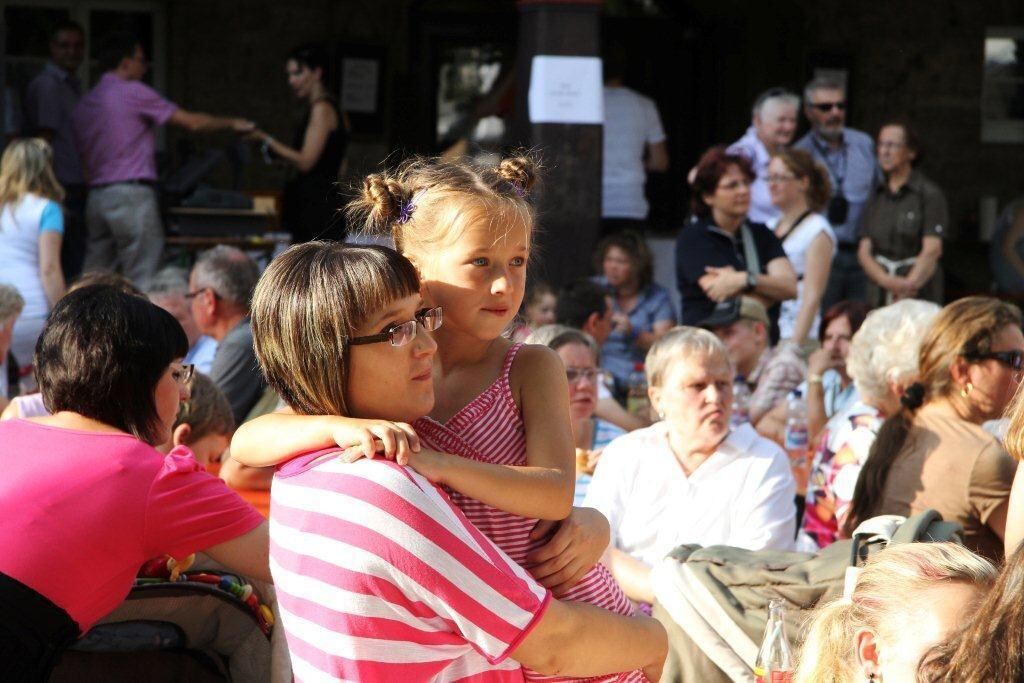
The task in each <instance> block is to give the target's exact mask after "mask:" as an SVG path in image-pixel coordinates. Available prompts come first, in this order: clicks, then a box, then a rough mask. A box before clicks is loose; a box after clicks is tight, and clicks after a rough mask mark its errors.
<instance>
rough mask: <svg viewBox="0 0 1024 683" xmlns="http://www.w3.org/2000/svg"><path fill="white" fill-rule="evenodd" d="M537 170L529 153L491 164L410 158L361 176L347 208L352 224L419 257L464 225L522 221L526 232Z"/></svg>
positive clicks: (437, 247)
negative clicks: (383, 236)
mask: <svg viewBox="0 0 1024 683" xmlns="http://www.w3.org/2000/svg"><path fill="white" fill-rule="evenodd" d="M538 172H539V167H538V164H537V162H536V161H535V160H534V159H533V158H531V157H529V156H516V157H510V158H507V159H503V160H502V161H501V162H500V163H499V164H498V165H497V166H496V167H488V166H481V165H479V164H476V163H475V162H472V161H469V160H458V161H453V160H447V159H440V158H432V159H428V158H423V157H416V158H413V159H410V160H408V161H406V162H404V163H402V164H401V165H400V166H399V167H398V168H397V169H395V170H394V171H385V172H382V173H374V174H371V175H369V176H367V177H366V179H365V180H364V181H363V187H362V189H361V191H360V193H359V195H358V196H357V197H356V198H355V200H353V201H352V202H351V203H350V204H349V206H348V209H347V211H348V215H349V219H350V221H351V224H352V225H355V226H358V227H361V229H362V230H363V231H364V232H367V233H373V234H390V235H391V236H392V237H393V238H394V240H395V247H396V248H397V249H398V250H399V251H400V252H402V253H404V254H406V255H407V256H409V257H410V258H412V259H413V260H414V261H422V260H424V259H428V258H430V257H431V256H432V255H434V254H437V253H438V252H439V250H440V249H442V248H444V247H446V246H449V245H451V244H454V243H455V242H456V241H457V240H458V239H459V237H460V236H461V235H462V234H463V233H464V232H465V231H466V229H467V228H469V227H470V226H476V225H481V224H484V225H488V226H491V227H493V228H494V229H496V230H498V229H508V228H509V227H510V226H513V225H525V226H526V227H527V228H528V233H529V232H530V231H532V229H533V224H534V210H533V206H532V205H531V204H530V202H529V199H528V198H529V195H530V192H531V190H533V188H534V186H535V185H536V183H537V177H538Z"/></svg>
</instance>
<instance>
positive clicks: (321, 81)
mask: <svg viewBox="0 0 1024 683" xmlns="http://www.w3.org/2000/svg"><path fill="white" fill-rule="evenodd" d="M328 67H329V59H328V55H327V51H326V49H325V48H324V47H323V46H321V45H315V44H312V45H301V46H299V47H297V48H295V49H294V50H292V51H291V52H290V53H289V54H288V59H287V61H286V62H285V73H286V74H287V75H288V87H290V88H291V89H292V92H293V93H294V94H295V97H296V98H298V99H299V100H301V101H302V102H303V103H304V104H306V105H308V107H309V110H308V111H307V113H306V115H305V118H304V120H303V122H302V125H301V126H299V128H298V130H297V132H296V135H295V139H294V140H293V141H292V145H291V146H289V145H286V144H285V143H283V142H281V141H280V140H277V139H276V138H274V137H273V136H272V135H269V134H267V133H266V132H264V131H262V130H260V129H256V130H255V131H253V132H252V134H251V137H252V138H254V139H256V140H259V141H260V142H262V144H263V148H264V150H265V154H266V155H267V156H270V155H274V156H277V157H279V158H280V159H283V160H284V161H285V162H286V163H287V164H289V165H290V166H292V167H294V168H295V169H296V170H297V171H298V173H296V175H295V176H294V177H293V178H292V179H291V180H290V181H288V183H287V184H286V185H285V188H284V197H283V199H282V208H281V225H282V227H283V228H284V229H285V230H287V231H288V232H290V233H291V234H292V239H293V241H294V242H306V241H308V240H311V239H314V238H331V239H340V238H341V237H343V236H344V218H343V217H342V214H341V213H340V209H341V206H342V202H341V194H340V193H339V191H338V187H337V185H338V177H339V176H340V175H341V174H342V173H343V170H342V165H343V162H344V161H345V151H346V148H347V147H348V134H349V128H350V127H349V123H348V117H347V116H346V115H345V112H343V111H341V110H340V109H338V104H337V102H336V101H335V100H334V98H333V97H332V96H331V94H330V90H329V88H328V86H327V84H326V81H327V73H328Z"/></svg>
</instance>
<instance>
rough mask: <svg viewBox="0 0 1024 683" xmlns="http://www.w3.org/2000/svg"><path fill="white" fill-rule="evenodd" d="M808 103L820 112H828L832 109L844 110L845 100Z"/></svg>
mask: <svg viewBox="0 0 1024 683" xmlns="http://www.w3.org/2000/svg"><path fill="white" fill-rule="evenodd" d="M808 104H809V105H811V106H812V107H814V108H815V109H817V110H818V111H820V112H822V113H828V112H830V111H832V110H833V109H838V110H839V111H846V102H843V101H842V100H840V101H839V102H808Z"/></svg>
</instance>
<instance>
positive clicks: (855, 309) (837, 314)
mask: <svg viewBox="0 0 1024 683" xmlns="http://www.w3.org/2000/svg"><path fill="white" fill-rule="evenodd" d="M869 310H870V309H869V308H868V305H867V304H866V303H864V302H863V301H854V300H850V299H847V300H844V301H840V302H838V303H835V304H832V305H831V306H830V307H829V309H828V310H827V311H825V312H824V313H822V314H821V325H819V326H818V341H825V330H827V329H828V326H829V325H831V324H832V321H833V320H837V319H839V318H843V317H845V318H846V319H847V320H848V321H850V336H851V337H852V336H853V335H855V334H857V330H859V329H860V326H861V325H863V324H864V318H866V317H868V311H869Z"/></svg>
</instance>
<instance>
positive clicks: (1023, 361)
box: [964, 351, 1024, 372]
mask: <svg viewBox="0 0 1024 683" xmlns="http://www.w3.org/2000/svg"><path fill="white" fill-rule="evenodd" d="M964 358H965V359H966V360H969V361H980V360H994V361H996V362H999V363H1002V364H1003V365H1005V366H1006V367H1008V368H1010V369H1011V370H1016V371H1018V372H1020V371H1021V370H1024V351H990V352H988V353H966V354H964Z"/></svg>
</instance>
